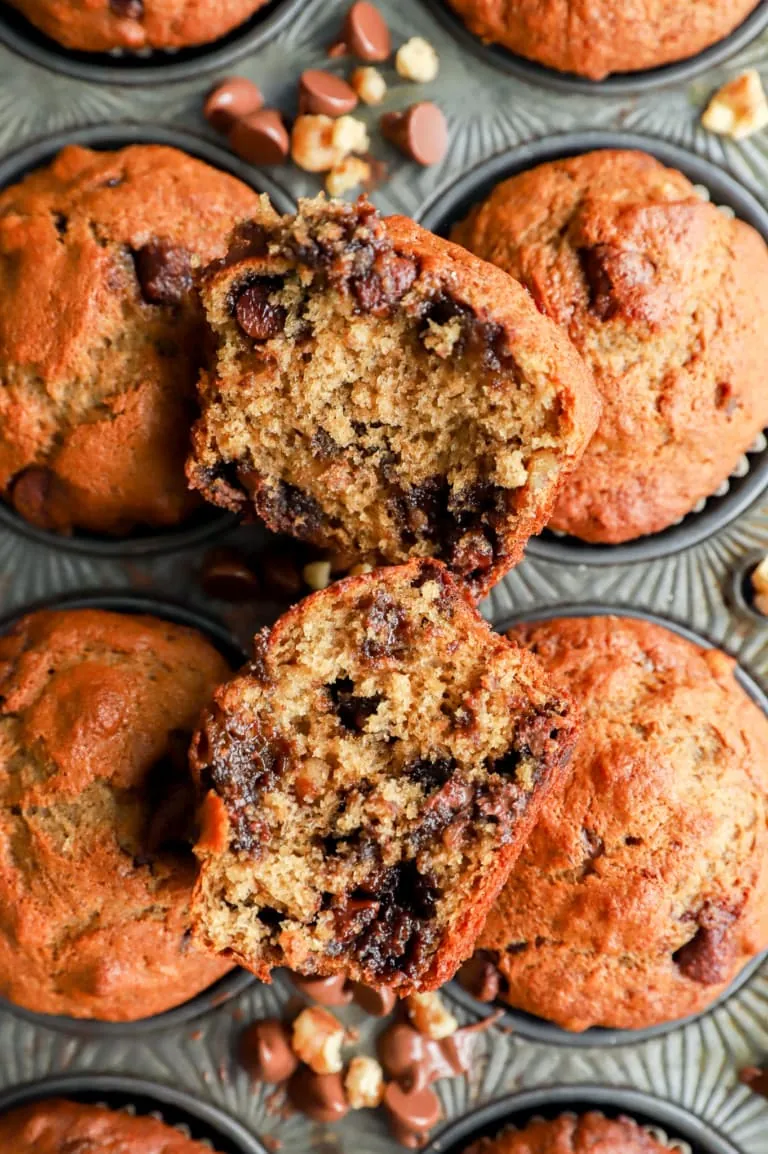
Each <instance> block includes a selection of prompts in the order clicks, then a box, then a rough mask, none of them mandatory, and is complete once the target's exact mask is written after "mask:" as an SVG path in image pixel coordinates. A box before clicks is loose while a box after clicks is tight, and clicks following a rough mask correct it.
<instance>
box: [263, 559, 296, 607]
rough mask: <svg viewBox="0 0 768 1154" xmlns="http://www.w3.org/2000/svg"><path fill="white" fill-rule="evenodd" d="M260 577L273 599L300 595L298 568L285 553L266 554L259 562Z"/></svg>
mask: <svg viewBox="0 0 768 1154" xmlns="http://www.w3.org/2000/svg"><path fill="white" fill-rule="evenodd" d="M261 576H262V579H263V581H264V586H265V588H266V589H267V591H268V592H269V593H271V594H272V596H273V597H277V598H285V597H298V595H299V594H300V593H301V590H302V581H301V572H300V570H299V566H298V565H297V563H296V562H295V561H294V560H293V558H292V557H289V556H288V555H287V554H285V553H268V554H267V555H266V556H265V557H264V558H263V559H262V562H261Z"/></svg>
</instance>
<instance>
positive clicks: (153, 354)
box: [0, 125, 279, 555]
mask: <svg viewBox="0 0 768 1154" xmlns="http://www.w3.org/2000/svg"><path fill="white" fill-rule="evenodd" d="M136 141H139V142H140V143H133V142H136ZM201 158H202V159H201ZM206 162H207V163H206ZM214 166H215V167H214ZM243 175H246V176H247V179H248V180H250V181H251V182H252V181H253V176H252V174H250V173H248V171H247V170H246V166H244V165H239V164H238V162H237V161H235V160H234V158H229V157H228V156H227V154H226V153H223V152H222V151H221V150H219V149H216V148H214V147H212V146H209V145H207V144H205V143H204V142H202V141H198V140H197V139H196V138H194V137H189V136H187V135H186V134H183V133H176V132H175V131H173V130H168V129H152V128H148V127H134V126H131V125H121V126H118V127H101V128H90V129H85V130H80V131H79V132H74V133H72V134H62V135H61V136H58V137H55V138H50V139H48V140H44V141H41V142H38V143H37V144H35V145H33V146H30V147H28V148H27V149H25V150H24V151H23V152H20V153H17V154H16V155H14V156H12V157H10V158H8V159H7V160H6V161H5V162H3V164H2V165H1V166H0V185H1V186H4V188H3V191H2V192H0V280H1V281H2V284H3V285H4V286H6V302H5V307H4V308H3V309H2V310H0V317H1V319H0V348H2V356H1V357H0V417H1V424H0V490H1V491H2V496H3V498H4V501H3V505H2V507H0V513H1V515H2V519H3V520H5V521H6V522H7V523H9V524H11V525H12V526H13V527H15V528H17V529H19V530H21V531H23V532H26V533H28V534H31V535H32V536H34V537H35V538H36V539H37V540H42V541H45V542H47V543H55V544H57V545H62V544H64V545H66V546H67V547H69V548H73V549H77V550H83V551H87V552H95V553H101V554H106V555H110V554H111V555H120V554H121V553H136V552H140V553H144V552H152V551H157V550H160V549H164V548H172V547H182V546H184V545H190V544H194V543H197V542H198V541H200V540H201V539H202V537H204V536H207V535H208V534H210V533H211V532H213V531H214V530H216V529H219V528H221V527H222V522H221V520H219V521H218V523H214V522H213V519H212V518H211V517H210V514H209V511H207V510H206V509H205V508H204V507H203V505H202V502H200V501H199V500H198V499H196V498H195V496H194V494H191V493H190V492H189V490H188V488H187V484H186V480H185V478H184V469H183V462H184V457H185V455H186V451H187V441H188V436H189V427H190V424H191V422H192V420H193V418H194V415H195V385H196V379H197V375H198V371H199V367H200V364H201V362H202V359H203V356H204V351H205V350H204V337H203V333H202V329H203V319H202V315H201V313H200V311H199V305H198V302H197V297H196V295H195V293H194V289H193V284H194V279H195V277H196V275H197V271H198V269H199V268H200V266H201V265H203V264H204V263H206V262H207V261H208V260H211V259H214V258H215V257H217V256H221V255H223V253H224V252H225V251H226V242H227V238H228V235H229V233H230V231H231V229H232V227H233V226H234V225H235V223H236V222H237V221H238V220H239V219H242V218H243V217H245V216H249V215H251V214H252V213H253V212H254V211H255V209H256V208H257V206H258V204H259V196H258V193H257V192H256V191H255V190H254V188H253V187H249V186H248V185H247V184H246V183H245V182H244V181H241V180H240V179H237V177H240V176H243ZM259 187H260V188H265V187H266V188H267V190H268V191H269V192H270V193H273V194H274V193H275V192H276V191H277V190H275V189H273V187H272V186H271V185H269V184H267V185H266V186H265V185H264V184H263V183H261V182H260V181H259ZM278 195H279V193H278Z"/></svg>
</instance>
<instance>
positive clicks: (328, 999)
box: [291, 974, 352, 1006]
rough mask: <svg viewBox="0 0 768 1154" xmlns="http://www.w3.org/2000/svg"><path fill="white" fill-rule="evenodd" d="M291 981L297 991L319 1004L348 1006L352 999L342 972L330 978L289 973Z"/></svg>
mask: <svg viewBox="0 0 768 1154" xmlns="http://www.w3.org/2000/svg"><path fill="white" fill-rule="evenodd" d="M291 981H292V982H293V984H294V986H295V987H296V989H297V990H298V991H299V993H301V994H304V995H305V997H307V998H311V999H312V1000H313V1001H314V1002H317V1003H318V1004H319V1005H321V1006H348V1005H349V1003H350V1002H351V1001H352V990H351V988H350V985H349V982H348V981H347V979H346V976H345V975H344V974H334V975H333V976H332V977H330V978H305V977H302V976H301V975H300V974H291Z"/></svg>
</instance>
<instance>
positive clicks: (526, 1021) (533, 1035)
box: [445, 602, 768, 1049]
mask: <svg viewBox="0 0 768 1154" xmlns="http://www.w3.org/2000/svg"><path fill="white" fill-rule="evenodd" d="M612 616H615V617H633V618H636V619H637V620H640V621H649V622H651V623H652V624H653V625H660V626H662V627H663V628H664V629H668V630H669V631H670V632H672V633H677V634H678V635H679V636H680V637H684V638H685V640H686V641H691V642H693V644H694V645H699V646H701V648H703V649H713V648H715V646H714V645H713V644H712V642H711V641H709V640H708V639H707V638H706V637H702V635H701V634H700V633H696V632H695V631H694V630H693V629H689V628H688V627H687V626H686V625H680V624H678V623H677V622H676V621H670V620H669V619H668V618H666V617H661V616H660V615H659V614H657V613H650V612H645V611H643V610H639V609H633V608H632V607H631V606H629V605H602V604H594V603H590V602H585V603H583V604H581V603H580V604H563V605H552V606H548V607H547V608H546V609H532V610H529V611H528V612H526V613H519V614H514V615H513V616H511V617H508V618H505V619H502V620H501V621H498V622H494V625H493V628H494V629H495V630H496V632H498V633H506V632H507V630H508V629H511V628H512V627H513V626H514V625H522V624H524V623H527V622H531V621H548V620H551V619H552V618H554V617H612ZM735 676H736V680H737V681H738V683H739V685H740V686H741V688H742V689H743V690H744V691H745V693H747V694H748V696H749V697H751V698H752V700H753V701H754V702H755V704H756V705H757V706H758V707H759V708H760V709H761V710H762V711H763V712H764V713H765V714H766V715H768V694H767V693H766V692H765V691H764V690H763V689H762V688H761V686H760V685H758V683H757V682H756V681H755V680H754V678H753V677H751V676H750V674H749V673H747V672H746V670H744V669H743V668H742V667H741V666H740V665H737V666H736V670H735ZM767 960H768V951H766V952H765V953H763V954H761V955H759V956H757V957H755V958H753V959H752V960H751V961H749V962H748V963H747V964H746V965H745V966H744V968H743V969H742V970H741V971H740V972H739V974H737V976H736V977H735V978H734V980H733V982H731V984H730V986H729V987H728V989H727V990H725V991H724V992H723V993H722V994H721V995H720V997H719V998H717V999H716V1000H715V1001H714V1002H713V1003H712V1004H711V1005H710V1006H707V1007H706V1008H705V1009H704V1010H702V1011H701V1012H700V1013H698V1014H691V1015H689V1016H688V1017H686V1018H676V1019H673V1020H672V1021H669V1022H659V1023H657V1024H656V1025H653V1026H646V1027H645V1028H644V1029H638V1030H628V1029H611V1028H606V1027H603V1026H593V1027H591V1028H590V1029H588V1030H583V1031H582V1032H580V1033H577V1032H575V1031H572V1030H566V1029H564V1028H563V1027H562V1026H558V1025H556V1024H555V1023H554V1022H548V1021H547V1020H546V1019H545V1018H538V1017H536V1016H535V1015H534V1014H529V1013H526V1012H525V1011H524V1010H516V1009H514V1008H512V1007H511V1006H509V1005H507V1003H506V1002H503V1001H501V1000H499V1001H496V1002H480V1001H478V1000H477V998H474V997H473V996H472V995H471V994H470V993H469V992H468V991H467V990H465V989H464V987H463V986H462V985H461V984H460V982H459V980H458V978H455V979H454V980H453V981H452V982H449V983H448V984H447V985H446V987H445V993H446V994H448V996H449V997H450V998H452V999H453V1000H454V1001H456V1002H458V1003H459V1005H460V1006H463V1008H464V1009H465V1010H468V1011H469V1012H470V1013H472V1014H475V1015H477V1016H478V1017H481V1018H487V1017H490V1015H491V1014H494V1013H496V1012H497V1011H498V1010H501V1011H502V1016H501V1018H500V1019H499V1024H500V1025H501V1026H502V1027H507V1028H508V1029H510V1030H512V1031H513V1033H514V1034H515V1035H516V1036H517V1037H520V1038H525V1039H527V1040H528V1041H531V1042H542V1043H546V1044H549V1045H555V1046H573V1047H578V1048H582V1049H593V1048H597V1047H608V1048H614V1047H617V1046H636V1045H638V1044H640V1043H642V1042H646V1041H648V1040H649V1039H651V1038H658V1037H661V1036H662V1035H664V1034H669V1033H671V1032H672V1031H676V1030H680V1029H682V1028H684V1027H685V1026H687V1025H689V1024H690V1023H692V1022H697V1021H700V1020H701V1019H702V1018H704V1017H706V1016H707V1015H709V1014H711V1013H712V1012H713V1011H714V1010H716V1009H717V1008H718V1007H719V1006H722V1005H723V1004H724V1003H725V1002H727V1001H728V1000H729V999H730V998H732V997H733V996H734V995H735V994H737V993H738V991H739V990H741V989H742V988H743V987H744V986H745V985H746V984H747V982H749V980H750V978H752V977H753V976H754V975H755V974H756V973H757V972H758V971H759V970H760V968H761V966H762V965H763V963H764V962H765V961H767Z"/></svg>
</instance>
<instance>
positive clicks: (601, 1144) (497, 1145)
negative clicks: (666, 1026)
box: [464, 1112, 669, 1154]
mask: <svg viewBox="0 0 768 1154" xmlns="http://www.w3.org/2000/svg"><path fill="white" fill-rule="evenodd" d="M668 1151H669V1147H668V1146H665V1145H663V1143H661V1142H659V1141H657V1139H656V1138H654V1137H653V1136H652V1135H651V1134H650V1133H649V1132H648V1131H647V1130H644V1129H643V1128H642V1127H641V1126H638V1124H637V1122H633V1121H632V1119H631V1118H624V1117H619V1118H606V1117H604V1115H602V1114H598V1113H596V1112H590V1113H589V1114H582V1115H581V1116H580V1117H579V1116H577V1115H576V1114H562V1115H561V1116H560V1117H559V1118H553V1119H552V1120H551V1121H549V1120H545V1119H543V1118H535V1119H534V1120H533V1121H532V1122H529V1123H528V1125H527V1126H526V1127H525V1128H524V1129H523V1130H506V1131H505V1132H504V1133H503V1134H499V1135H498V1137H496V1138H481V1139H480V1141H479V1142H474V1143H473V1144H472V1145H471V1146H470V1147H469V1148H468V1149H467V1150H465V1152H464V1154H668Z"/></svg>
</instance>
